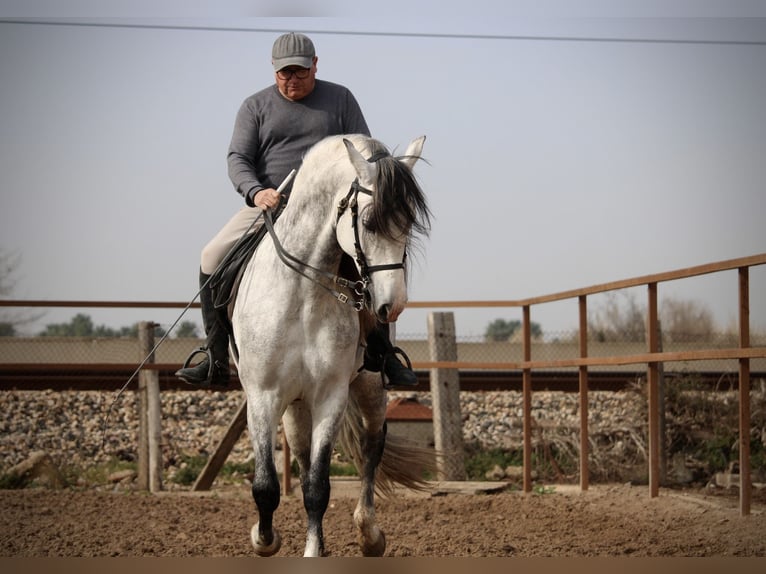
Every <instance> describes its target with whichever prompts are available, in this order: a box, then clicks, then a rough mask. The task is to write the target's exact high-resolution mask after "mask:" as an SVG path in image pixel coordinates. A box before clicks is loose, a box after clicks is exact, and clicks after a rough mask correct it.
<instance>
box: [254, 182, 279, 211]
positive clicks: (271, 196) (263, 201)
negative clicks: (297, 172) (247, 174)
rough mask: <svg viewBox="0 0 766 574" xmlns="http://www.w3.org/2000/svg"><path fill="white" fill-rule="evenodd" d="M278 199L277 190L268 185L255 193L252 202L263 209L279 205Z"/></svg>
mask: <svg viewBox="0 0 766 574" xmlns="http://www.w3.org/2000/svg"><path fill="white" fill-rule="evenodd" d="M279 199H280V195H279V192H278V191H277V190H276V189H274V188H272V187H268V188H266V189H262V190H261V191H259V192H258V193H256V194H255V197H254V198H253V203H254V204H255V206H256V207H260V208H261V209H263V210H264V211H265V210H267V209H269V208H274V207H277V206H278V205H279Z"/></svg>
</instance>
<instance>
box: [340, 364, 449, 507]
mask: <svg viewBox="0 0 766 574" xmlns="http://www.w3.org/2000/svg"><path fill="white" fill-rule="evenodd" d="M376 385H378V386H379V385H380V379H377V381H376ZM380 392H381V397H382V401H383V402H382V405H381V404H380V401H379V400H373V401H370V397H369V396H364V393H362V394H361V395H360V394H359V393H354V392H352V393H350V395H349V401H348V406H347V408H346V414H345V416H344V419H343V424H342V426H341V430H340V434H339V436H338V446H339V447H340V449H341V451H342V452H343V453H344V454H346V455H347V456H349V457H350V458H351V459H352V460H353V462H354V464H355V466H356V468H357V470H358V471H359V472H360V473H361V472H362V468H363V464H364V463H363V461H364V460H365V458H366V457H365V455H364V453H363V452H362V451H363V449H362V438H363V437H364V435H365V433H366V432H367V431H366V430H365V428H364V422H363V421H364V420H367V421H368V422H369V421H371V420H375V419H376V418H378V417H379V420H380V422H381V424H383V421H384V419H385V392H384V391H383V390H382V389H381V390H380ZM371 402H372V403H377V404H376V405H375V407H374V408H372V407H371V406H370V403H371ZM381 409H382V412H381ZM371 410H372V411H374V412H370V411H371ZM438 458H439V454H438V453H437V452H436V451H435V450H434V449H432V448H427V447H424V446H420V445H418V444H416V443H414V442H412V441H410V440H408V439H406V438H404V437H401V436H398V435H394V434H387V435H386V438H385V447H384V449H383V455H382V457H381V460H380V464H379V465H378V467H377V471H376V474H375V491H376V492H377V493H378V494H380V495H383V496H389V495H392V494H393V493H394V487H395V486H396V485H397V484H398V485H400V486H403V487H405V488H409V489H412V490H417V491H429V490H430V489H431V484H430V482H429V478H428V477H429V476H430V477H434V476H435V475H436V463H437V460H438Z"/></svg>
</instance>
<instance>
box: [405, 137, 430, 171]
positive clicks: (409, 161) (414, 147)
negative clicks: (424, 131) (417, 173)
mask: <svg viewBox="0 0 766 574" xmlns="http://www.w3.org/2000/svg"><path fill="white" fill-rule="evenodd" d="M425 141H426V136H420V137H419V138H417V139H414V140H412V141H411V142H410V145H408V146H407V151H405V152H404V156H403V157H402V163H404V164H405V165H406V166H407V167H409V168H410V169H412V168H413V167H415V162H416V161H418V160H419V159H420V152H422V151H423V143H425Z"/></svg>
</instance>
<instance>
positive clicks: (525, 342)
mask: <svg viewBox="0 0 766 574" xmlns="http://www.w3.org/2000/svg"><path fill="white" fill-rule="evenodd" d="M522 316H523V319H522V324H521V328H522V353H523V355H524V361H531V360H532V327H531V323H530V321H529V305H524V307H523V308H522ZM521 384H522V391H521V392H522V417H523V418H522V423H521V425H522V435H523V437H522V439H523V454H522V465H523V466H522V477H523V478H522V483H523V485H522V489H523V491H524V492H532V369H526V368H525V369H522V379H521Z"/></svg>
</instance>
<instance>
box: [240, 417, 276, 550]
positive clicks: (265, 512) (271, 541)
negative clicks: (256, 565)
mask: <svg viewBox="0 0 766 574" xmlns="http://www.w3.org/2000/svg"><path fill="white" fill-rule="evenodd" d="M269 421H271V422H269ZM248 427H249V430H250V439H251V441H252V445H253V454H254V458H255V474H254V476H253V486H252V493H253V500H254V501H255V505H256V506H257V507H258V522H257V523H256V524H255V525H254V526H253V528H252V530H251V531H250V540H251V541H252V543H253V548H254V549H255V553H256V554H258V556H272V555H274V554H276V553H277V552H278V551H279V549H280V547H281V546H282V540H281V538H280V536H279V532H278V531H277V529H276V528H274V525H273V518H274V511H275V510H276V509H277V507H278V506H279V477H278V476H277V469H276V465H275V464H274V454H273V445H274V440H275V437H276V431H275V429H276V422H275V421H273V420H272V417H269V416H268V415H265V414H264V413H262V412H259V410H258V409H256V408H253V403H252V402H249V403H248Z"/></svg>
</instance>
